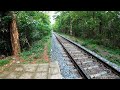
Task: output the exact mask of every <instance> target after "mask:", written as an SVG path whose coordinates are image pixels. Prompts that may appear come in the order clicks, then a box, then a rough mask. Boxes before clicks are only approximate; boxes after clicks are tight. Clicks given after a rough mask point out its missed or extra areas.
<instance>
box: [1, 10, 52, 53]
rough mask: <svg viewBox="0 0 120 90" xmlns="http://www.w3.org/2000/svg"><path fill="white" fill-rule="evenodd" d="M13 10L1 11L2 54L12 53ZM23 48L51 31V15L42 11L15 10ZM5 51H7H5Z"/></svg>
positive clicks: (27, 47)
mask: <svg viewBox="0 0 120 90" xmlns="http://www.w3.org/2000/svg"><path fill="white" fill-rule="evenodd" d="M10 13H11V11H5V12H0V55H1V54H4V55H11V51H12V46H11V41H10V38H11V37H10V25H11V21H12V17H11V15H10ZM14 13H15V16H16V25H17V28H18V33H19V41H20V47H21V50H22V51H23V50H27V49H29V48H30V47H31V45H32V43H33V42H35V41H37V40H40V39H42V38H43V37H44V36H46V35H48V34H49V33H50V29H51V27H50V21H49V16H48V15H47V14H46V13H44V12H40V11H14ZM4 52H5V53H4Z"/></svg>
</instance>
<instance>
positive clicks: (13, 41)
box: [10, 11, 20, 56]
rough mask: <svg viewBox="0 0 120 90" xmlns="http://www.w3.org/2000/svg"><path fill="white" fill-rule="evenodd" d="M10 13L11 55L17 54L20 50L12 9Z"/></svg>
mask: <svg viewBox="0 0 120 90" xmlns="http://www.w3.org/2000/svg"><path fill="white" fill-rule="evenodd" d="M10 14H11V16H12V21H11V26H10V35H11V45H12V55H15V56H17V55H18V53H19V52H20V44H19V33H18V29H17V24H16V16H15V14H14V12H13V11H11V12H10Z"/></svg>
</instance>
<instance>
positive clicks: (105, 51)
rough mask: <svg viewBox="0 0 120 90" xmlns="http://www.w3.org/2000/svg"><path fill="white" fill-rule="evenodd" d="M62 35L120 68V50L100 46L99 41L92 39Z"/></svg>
mask: <svg viewBox="0 0 120 90" xmlns="http://www.w3.org/2000/svg"><path fill="white" fill-rule="evenodd" d="M60 34H62V33H60ZM62 35H64V36H65V37H67V38H69V39H71V40H73V41H75V42H77V43H79V44H81V45H82V46H84V47H86V48H88V49H90V50H91V51H94V52H95V53H97V54H98V55H100V56H102V57H104V58H106V59H107V60H109V61H111V62H113V63H115V64H117V65H119V66H120V49H113V48H110V47H105V46H103V45H98V41H95V40H92V39H82V38H80V37H73V36H70V35H66V34H62Z"/></svg>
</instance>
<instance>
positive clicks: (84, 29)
mask: <svg viewBox="0 0 120 90" xmlns="http://www.w3.org/2000/svg"><path fill="white" fill-rule="evenodd" d="M53 29H54V31H57V32H63V33H65V34H70V35H73V36H77V37H81V38H88V39H91V40H93V42H94V43H96V44H98V45H101V44H102V45H104V46H108V47H112V48H120V12H119V11H63V12H60V15H58V16H57V17H56V22H55V24H54V25H53Z"/></svg>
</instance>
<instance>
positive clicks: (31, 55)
mask: <svg viewBox="0 0 120 90" xmlns="http://www.w3.org/2000/svg"><path fill="white" fill-rule="evenodd" d="M47 42H48V43H49V44H48V45H49V46H48V48H50V35H48V36H45V37H44V38H43V39H41V40H38V41H35V42H34V43H33V45H32V46H31V49H30V50H28V51H23V52H22V53H20V57H22V58H23V59H24V60H25V62H24V63H25V64H26V63H30V62H32V61H34V59H39V58H40V56H41V54H42V53H43V51H44V44H45V43H47ZM40 62H43V61H42V60H40Z"/></svg>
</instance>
